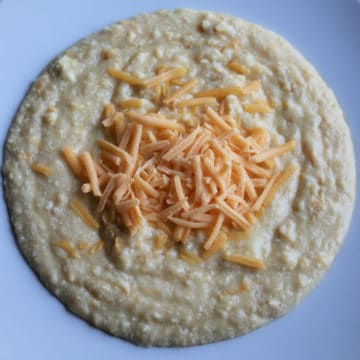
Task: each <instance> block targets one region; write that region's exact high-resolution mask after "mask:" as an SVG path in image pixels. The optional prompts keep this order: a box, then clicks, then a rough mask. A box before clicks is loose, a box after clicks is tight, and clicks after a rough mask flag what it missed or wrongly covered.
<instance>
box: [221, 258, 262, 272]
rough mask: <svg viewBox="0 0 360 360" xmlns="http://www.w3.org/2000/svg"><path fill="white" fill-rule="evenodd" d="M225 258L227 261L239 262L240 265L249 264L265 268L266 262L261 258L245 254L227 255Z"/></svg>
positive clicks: (256, 267)
mask: <svg viewBox="0 0 360 360" xmlns="http://www.w3.org/2000/svg"><path fill="white" fill-rule="evenodd" d="M224 259H225V260H226V261H229V262H232V263H234V264H239V265H243V266H247V267H250V268H253V269H259V270H261V269H265V264H264V263H263V262H262V261H261V260H259V259H254V258H251V257H248V256H243V255H225V256H224Z"/></svg>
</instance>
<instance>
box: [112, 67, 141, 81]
mask: <svg viewBox="0 0 360 360" xmlns="http://www.w3.org/2000/svg"><path fill="white" fill-rule="evenodd" d="M108 74H109V75H110V76H111V77H113V78H115V79H116V80H119V81H123V82H126V83H128V84H130V85H143V84H144V82H143V81H142V80H140V79H138V78H136V77H134V76H132V75H130V74H129V73H127V72H124V71H121V70H117V69H115V68H113V67H109V68H108Z"/></svg>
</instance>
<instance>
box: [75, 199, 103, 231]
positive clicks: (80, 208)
mask: <svg viewBox="0 0 360 360" xmlns="http://www.w3.org/2000/svg"><path fill="white" fill-rule="evenodd" d="M70 206H71V208H72V209H73V210H74V211H75V212H76V214H78V215H79V216H80V218H81V219H82V221H83V222H84V223H85V224H86V225H88V226H90V227H91V228H93V229H95V230H97V229H99V223H98V222H97V221H96V220H95V219H94V217H93V216H92V215H91V214H90V213H89V211H88V210H87V209H86V208H85V206H84V205H82V204H81V202H80V201H79V200H76V199H74V200H71V201H70Z"/></svg>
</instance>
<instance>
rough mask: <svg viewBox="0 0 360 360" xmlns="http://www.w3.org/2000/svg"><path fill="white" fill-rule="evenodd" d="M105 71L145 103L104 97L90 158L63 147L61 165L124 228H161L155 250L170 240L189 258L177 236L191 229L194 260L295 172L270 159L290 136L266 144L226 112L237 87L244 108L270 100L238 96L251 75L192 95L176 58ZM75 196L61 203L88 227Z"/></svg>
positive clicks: (249, 262)
mask: <svg viewBox="0 0 360 360" xmlns="http://www.w3.org/2000/svg"><path fill="white" fill-rule="evenodd" d="M228 66H229V68H230V69H231V70H233V71H235V72H237V73H239V74H242V75H247V73H248V70H247V69H246V68H245V67H244V66H243V65H241V64H238V63H236V62H235V61H231V62H230V63H229V64H228ZM108 73H109V74H110V75H111V76H112V77H114V78H115V79H118V80H119V81H123V82H127V83H128V84H130V85H136V86H142V87H144V88H145V89H143V93H144V94H147V93H151V94H150V97H152V100H153V102H154V109H153V110H151V111H153V112H147V113H144V112H143V105H144V99H140V98H131V99H127V100H122V101H120V102H119V104H118V107H120V108H121V110H119V109H118V107H117V106H115V105H114V104H111V103H110V104H105V106H104V111H103V114H102V119H101V121H102V124H103V127H104V132H105V134H106V140H105V138H100V139H99V140H98V142H97V145H98V147H99V148H100V150H101V151H100V156H99V158H98V157H95V156H94V155H93V154H90V153H89V152H87V151H85V152H84V153H83V154H81V155H80V156H79V157H78V156H76V155H75V154H74V153H73V152H72V150H71V149H70V148H68V147H66V148H64V149H63V150H62V152H63V155H64V157H65V159H66V161H67V163H68V164H69V166H70V168H71V169H72V170H73V171H74V173H75V174H76V175H77V176H78V177H79V178H80V179H81V180H83V184H82V186H81V190H82V191H83V192H84V193H92V194H93V195H94V196H95V198H96V199H97V205H98V206H97V211H98V212H102V211H105V213H104V216H105V215H106V214H108V213H110V214H112V215H111V220H109V221H110V223H111V222H113V221H116V222H118V223H119V225H121V226H124V227H125V228H126V229H127V230H128V232H129V233H130V234H131V235H134V234H135V233H136V232H137V231H138V230H139V228H140V227H141V226H142V223H143V222H144V221H147V222H148V223H150V224H151V225H152V226H154V227H155V228H157V229H159V230H161V231H162V234H161V235H159V236H157V237H156V238H155V239H154V248H155V249H165V250H168V249H170V248H172V247H173V246H174V244H175V243H176V242H180V243H182V244H181V245H180V244H178V245H177V248H179V247H180V250H179V257H180V258H181V259H183V260H185V261H188V262H192V263H196V262H198V261H199V259H200V257H199V256H198V255H197V254H196V253H195V252H194V253H193V252H191V253H190V252H189V251H188V250H186V249H185V248H184V247H183V244H184V243H186V242H187V241H190V239H193V238H196V237H197V232H200V233H203V234H204V241H203V244H202V246H201V247H200V248H199V249H197V250H198V251H200V252H201V257H202V258H203V259H206V258H209V257H210V256H212V255H214V254H215V253H216V252H218V251H221V250H222V249H223V248H224V247H225V245H226V242H227V241H228V240H229V239H232V238H235V237H236V236H237V235H238V234H245V233H246V234H248V231H249V228H250V227H251V225H253V224H255V223H256V221H258V219H259V217H260V216H261V214H262V213H263V209H264V207H265V206H267V205H268V203H269V202H270V201H271V199H272V198H273V196H274V194H275V193H276V191H277V190H278V189H279V187H280V186H281V185H283V184H284V183H285V182H286V181H287V180H288V178H289V177H290V176H291V175H292V174H293V173H294V171H295V168H294V166H293V165H290V166H289V167H287V168H286V169H285V170H284V171H283V172H281V173H280V172H279V171H278V170H276V167H277V164H278V162H277V161H275V159H276V158H277V157H279V156H281V155H283V154H284V153H286V152H288V151H290V150H292V149H294V147H295V142H294V141H289V142H287V143H285V144H283V145H280V146H277V147H269V141H270V135H269V133H268V131H267V130H266V129H263V128H255V129H247V128H245V127H244V126H242V122H241V120H240V119H236V118H235V115H231V116H230V114H229V108H228V107H227V104H226V99H224V98H225V97H226V96H227V95H236V96H241V99H242V100H244V103H245V104H244V105H243V107H244V110H245V111H248V112H257V113H260V114H261V113H264V112H266V111H268V110H269V109H270V108H271V109H272V106H270V104H268V103H266V102H265V101H263V100H256V101H254V102H253V103H251V104H247V105H246V102H248V100H249V99H248V97H247V96H248V95H249V94H252V93H253V92H254V91H257V90H258V89H260V88H261V84H260V82H259V81H257V80H254V81H250V82H248V83H247V84H246V85H245V86H243V87H239V86H228V87H219V88H213V89H204V90H201V91H199V92H197V94H195V95H192V94H191V91H192V90H193V89H194V87H195V86H196V85H197V84H198V81H197V80H191V79H190V80H183V79H179V78H180V77H182V76H183V75H185V74H186V73H187V69H185V68H183V67H178V68H172V69H169V68H168V67H167V66H165V65H161V66H159V67H158V69H156V75H155V76H154V77H151V78H148V79H147V80H145V81H143V80H140V79H137V78H136V77H134V76H132V75H131V74H129V73H127V72H124V71H121V70H117V69H114V68H111V67H110V68H109V69H108ZM149 89H151V90H149ZM183 95H186V99H183V98H182V96H183ZM148 96H149V95H148ZM146 101H147V100H146ZM150 101H151V100H150ZM255 105H256V107H252V108H251V106H255ZM160 107H161V108H160ZM190 107H192V109H188V108H190ZM137 108H138V109H139V110H134V109H137ZM159 108H160V109H159ZM255 110H256V111H255ZM265 110H266V111H265ZM256 116H259V115H256ZM189 123H192V126H190V125H187V124H189ZM79 204H80V203H79V202H78V201H77V200H73V201H72V203H71V206H72V208H73V209H74V211H76V212H77V213H78V214H79V215H80V216H81V217H82V219H83V220H84V221H85V222H86V223H87V224H88V225H89V226H92V227H93V228H96V229H97V228H98V227H99V224H98V223H97V222H96V220H95V219H94V218H92V216H91V215H90V214H89V212H88V211H87V210H86V209H84V208H83V207H82V208H81V206H82V205H81V204H80V205H79ZM234 234H236V235H234ZM239 238H240V237H239ZM114 244H115V242H114ZM102 246H103V242H102V241H99V242H98V243H95V244H94V245H92V246H91V247H89V251H88V252H89V254H94V253H95V252H97V251H99V250H100V249H101V247H102ZM114 246H115V245H114ZM224 259H225V260H226V261H230V262H234V263H237V264H241V265H245V266H247V267H251V268H254V269H263V268H264V267H265V265H264V264H263V263H262V262H261V260H258V259H253V258H249V257H246V256H243V255H225V256H224Z"/></svg>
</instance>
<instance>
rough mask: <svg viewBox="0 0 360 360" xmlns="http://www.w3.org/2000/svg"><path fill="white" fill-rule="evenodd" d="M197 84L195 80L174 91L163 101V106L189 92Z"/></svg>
mask: <svg viewBox="0 0 360 360" xmlns="http://www.w3.org/2000/svg"><path fill="white" fill-rule="evenodd" d="M196 84H197V81H196V80H191V81H188V82H187V83H185V84H184V85H183V86H182V87H181V88H180V89H178V90H176V91H175V92H174V93H173V94H172V95H171V96H170V97H168V98H167V99H165V100H164V104H166V105H168V104H170V103H171V102H172V101H174V100H175V99H176V98H178V97H179V96H181V95H184V94H186V93H187V92H189V91H190V90H191V89H192V88H193V87H194V86H195V85H196Z"/></svg>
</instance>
